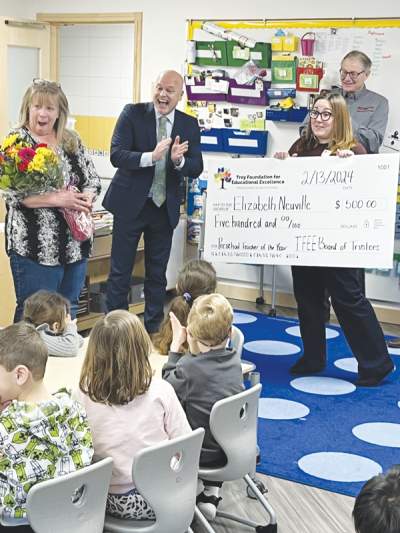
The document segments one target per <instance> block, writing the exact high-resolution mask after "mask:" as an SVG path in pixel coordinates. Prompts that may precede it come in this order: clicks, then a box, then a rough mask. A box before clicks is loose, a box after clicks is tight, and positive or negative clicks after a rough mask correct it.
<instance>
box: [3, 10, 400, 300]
mask: <svg viewBox="0 0 400 533" xmlns="http://www.w3.org/2000/svg"><path fill="white" fill-rule="evenodd" d="M133 11H141V12H143V58H142V80H141V99H142V101H146V100H149V99H150V98H151V84H152V82H154V81H155V78H156V75H157V73H158V72H159V71H161V70H163V69H166V68H169V69H175V70H177V71H180V70H181V64H182V61H183V60H184V55H185V40H186V24H185V21H186V19H190V18H192V19H200V20H201V19H204V20H206V19H214V20H218V19H220V20H235V19H238V20H243V19H260V18H264V17H265V18H267V19H279V18H284V19H289V18H291V19H296V18H299V19H301V18H303V19H304V18H307V19H310V18H312V17H313V18H331V19H336V18H339V19H340V18H352V17H356V18H384V17H395V18H400V6H399V1H398V0H381V1H380V2H379V3H378V2H365V0H353V2H352V3H351V4H349V2H348V1H347V0H336V1H335V2H315V3H314V4H313V5H312V12H310V5H309V4H306V3H305V2H299V1H296V0H287V1H286V2H284V3H282V2H276V1H274V0H265V1H264V2H263V3H260V1H259V0H247V1H246V2H243V0H231V1H230V2H229V3H228V2H224V1H220V2H215V0H202V1H201V2H193V1H189V2H181V1H180V0H170V1H169V2H168V3H162V2H161V1H159V0H150V1H149V0H136V1H135V2H132V1H131V0H114V1H113V2H112V3H110V2H109V1H108V0H85V2H82V1H81V0H69V1H68V3H66V2H61V1H56V0H35V2H34V3H30V4H29V2H28V1H26V0H22V1H21V0H20V1H19V2H18V7H15V8H14V7H12V5H10V4H8V3H7V4H6V2H4V1H2V0H0V15H2V14H7V15H9V16H20V17H27V18H35V17H36V12H37V13H42V12H44V13H45V12H47V13H55V12H58V13H88V12H93V13H109V12H116V13H123V12H133ZM17 12H18V13H17ZM285 128H286V129H285ZM277 133H278V134H279V135H278V137H276V135H277ZM277 133H276V132H275V138H278V139H279V138H282V139H283V140H284V143H285V146H284V147H283V148H285V147H287V146H286V145H287V144H289V143H290V141H291V140H292V139H295V138H296V126H292V125H288V124H282V126H281V127H280V129H279V131H278V132H277ZM282 142H283V141H282ZM216 266H217V271H218V275H219V277H220V278H221V279H222V280H223V281H226V282H228V283H232V284H238V285H243V286H248V287H254V288H255V287H257V286H258V280H259V267H252V266H248V265H223V264H219V265H216ZM271 277H272V268H271V267H266V268H265V284H266V286H268V285H269V284H270V283H271ZM367 284H368V280H367ZM277 288H278V290H279V291H283V292H292V285H291V274H290V270H289V268H288V267H279V268H278V273H277ZM389 306H391V307H395V308H396V307H397V308H400V305H399V304H396V303H393V304H389Z"/></svg>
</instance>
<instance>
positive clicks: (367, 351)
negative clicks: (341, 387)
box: [275, 94, 394, 387]
mask: <svg viewBox="0 0 400 533" xmlns="http://www.w3.org/2000/svg"><path fill="white" fill-rule="evenodd" d="M366 153H367V151H366V150H365V148H364V147H363V146H362V145H361V144H359V143H357V141H356V140H355V139H354V136H353V132H352V127H351V120H350V115H349V112H348V110H347V106H346V101H345V100H344V98H343V97H342V96H340V95H339V94H328V95H326V96H323V97H320V98H317V99H316V100H315V102H314V105H313V108H312V109H311V110H310V122H309V124H308V127H307V131H306V135H305V137H302V138H300V139H298V140H297V141H296V142H295V143H294V144H293V146H292V147H291V148H290V150H289V152H277V153H276V154H275V157H276V158H277V159H286V158H288V157H310V156H335V155H336V156H338V157H351V156H353V155H354V154H366ZM292 276H293V291H294V296H295V298H296V301H297V310H298V314H299V322H300V332H301V339H302V341H303V348H304V353H303V355H302V356H301V357H300V359H298V360H297V362H296V364H295V365H294V366H292V368H291V369H290V374H291V375H292V376H306V375H310V374H319V373H320V372H323V371H324V370H325V367H326V338H325V317H324V299H325V287H326V288H327V289H328V291H329V292H330V294H331V299H332V306H333V309H334V311H335V314H336V317H337V319H338V321H339V324H340V326H341V328H342V330H343V333H344V335H345V337H346V340H347V342H348V344H349V346H350V349H351V351H352V352H353V355H354V357H355V358H356V359H357V362H358V373H359V376H360V377H359V379H357V380H356V382H355V385H356V386H357V387H375V386H377V385H379V383H380V382H381V381H382V380H383V379H384V378H385V377H386V376H388V375H389V374H390V373H391V372H392V371H393V370H394V365H393V361H392V359H391V358H390V356H389V354H388V351H387V347H386V342H385V337H384V335H383V332H382V329H381V327H380V325H379V322H378V320H377V318H376V315H375V312H374V310H373V308H372V306H371V304H370V303H369V301H368V300H367V299H366V298H365V296H364V295H363V294H362V292H361V287H360V283H359V281H358V276H357V269H356V268H339V267H309V266H292Z"/></svg>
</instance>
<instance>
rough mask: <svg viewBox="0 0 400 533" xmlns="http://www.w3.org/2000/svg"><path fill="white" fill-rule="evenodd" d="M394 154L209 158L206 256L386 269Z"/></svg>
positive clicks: (396, 161) (233, 260)
mask: <svg viewBox="0 0 400 533" xmlns="http://www.w3.org/2000/svg"><path fill="white" fill-rule="evenodd" d="M398 172H399V156H398V155H397V154H380V155H358V156H352V157H349V158H346V159H340V158H339V157H295V158H294V157H293V158H290V159H286V160H285V161H283V160H277V159H273V158H268V159H267V158H266V159H231V160H229V161H227V160H226V159H224V160H222V159H221V160H214V161H210V163H209V170H208V188H207V211H206V229H205V259H207V260H208V261H214V262H225V263H252V264H273V265H307V266H310V265H312V266H340V267H359V268H360V267H365V268H392V267H393V246H394V227H395V217H396V202H397V188H398Z"/></svg>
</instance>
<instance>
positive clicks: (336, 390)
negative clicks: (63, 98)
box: [290, 376, 356, 396]
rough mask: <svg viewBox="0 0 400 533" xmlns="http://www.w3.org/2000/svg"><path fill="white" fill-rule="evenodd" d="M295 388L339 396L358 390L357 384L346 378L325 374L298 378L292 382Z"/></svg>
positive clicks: (312, 392)
mask: <svg viewBox="0 0 400 533" xmlns="http://www.w3.org/2000/svg"><path fill="white" fill-rule="evenodd" d="M290 384H291V386H292V387H293V388H294V389H297V390H300V391H302V392H308V393H310V394H321V395H323V396H331V395H332V396H338V395H340V394H349V393H350V392H353V391H355V390H356V386H355V385H353V383H350V382H349V381H345V380H344V379H336V378H326V377H324V376H309V377H304V378H297V379H294V380H293V381H291V382H290Z"/></svg>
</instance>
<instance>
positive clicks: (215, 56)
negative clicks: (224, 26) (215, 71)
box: [196, 41, 228, 66]
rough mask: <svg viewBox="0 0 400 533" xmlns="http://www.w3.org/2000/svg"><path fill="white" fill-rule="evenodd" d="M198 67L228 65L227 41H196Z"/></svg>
mask: <svg viewBox="0 0 400 533" xmlns="http://www.w3.org/2000/svg"><path fill="white" fill-rule="evenodd" d="M196 63H197V64H198V65H208V66H215V65H227V64H228V60H227V55H226V41H196Z"/></svg>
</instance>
